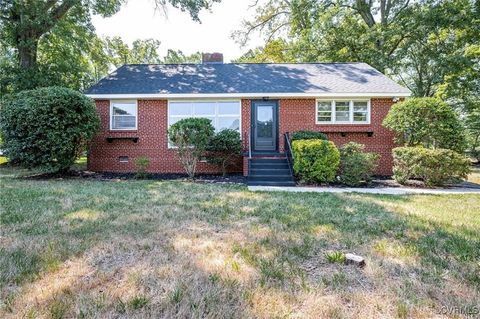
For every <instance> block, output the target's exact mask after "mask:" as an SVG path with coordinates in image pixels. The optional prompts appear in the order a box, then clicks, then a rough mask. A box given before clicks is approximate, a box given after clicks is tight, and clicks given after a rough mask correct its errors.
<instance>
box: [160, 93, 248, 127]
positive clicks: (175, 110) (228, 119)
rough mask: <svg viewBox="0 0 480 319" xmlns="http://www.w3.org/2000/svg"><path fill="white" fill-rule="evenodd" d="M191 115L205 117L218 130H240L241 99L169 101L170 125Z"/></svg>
mask: <svg viewBox="0 0 480 319" xmlns="http://www.w3.org/2000/svg"><path fill="white" fill-rule="evenodd" d="M189 117H204V118H207V119H209V120H210V121H211V123H212V125H213V127H214V128H215V131H216V132H219V131H221V130H223V129H233V130H237V131H239V132H240V101H196V102H187V101H169V103H168V126H170V125H172V124H174V123H176V122H178V121H180V120H182V119H185V118H189Z"/></svg>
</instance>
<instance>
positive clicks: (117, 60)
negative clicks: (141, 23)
mask: <svg viewBox="0 0 480 319" xmlns="http://www.w3.org/2000/svg"><path fill="white" fill-rule="evenodd" d="M159 47H160V41H158V40H155V39H145V40H140V39H137V40H135V41H133V43H132V47H131V48H130V47H129V46H128V44H126V43H125V42H123V40H122V38H120V37H113V38H109V37H107V38H106V39H105V50H106V52H107V55H108V56H109V57H110V62H111V63H112V64H113V65H114V66H115V67H119V66H121V65H123V64H135V63H152V64H154V63H161V58H160V54H159V52H158V51H159Z"/></svg>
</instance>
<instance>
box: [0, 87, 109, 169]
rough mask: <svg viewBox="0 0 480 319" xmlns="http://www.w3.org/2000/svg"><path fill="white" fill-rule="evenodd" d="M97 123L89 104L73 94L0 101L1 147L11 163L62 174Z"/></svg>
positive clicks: (48, 91)
mask: <svg viewBox="0 0 480 319" xmlns="http://www.w3.org/2000/svg"><path fill="white" fill-rule="evenodd" d="M99 122H100V121H99V119H98V115H97V112H96V110H95V105H94V103H93V101H92V100H91V99H89V98H87V97H86V96H84V95H83V94H81V93H79V92H77V91H74V90H71V89H66V88H60V87H47V88H40V89H36V90H31V91H22V92H20V93H17V94H13V95H9V96H7V97H6V98H5V99H4V100H3V101H2V104H1V107H0V135H1V136H2V138H3V145H2V148H3V149H4V150H5V153H6V156H7V157H8V158H9V161H10V162H11V163H16V164H19V165H21V166H24V167H26V168H39V169H41V170H44V171H49V172H65V171H67V170H68V169H69V168H70V166H71V165H72V164H73V163H74V162H75V160H76V159H77V158H78V157H79V156H80V155H81V154H82V153H83V151H84V150H85V148H86V147H87V144H88V142H89V141H90V139H91V138H92V137H93V135H94V134H95V132H96V131H97V129H98V127H99Z"/></svg>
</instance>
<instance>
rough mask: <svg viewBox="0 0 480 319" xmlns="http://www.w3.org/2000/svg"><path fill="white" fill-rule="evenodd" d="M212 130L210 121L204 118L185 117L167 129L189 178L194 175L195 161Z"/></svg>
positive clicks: (202, 150) (202, 151) (204, 147)
mask: <svg viewBox="0 0 480 319" xmlns="http://www.w3.org/2000/svg"><path fill="white" fill-rule="evenodd" d="M214 131H215V130H214V128H213V126H212V124H211V121H210V120H209V119H206V118H186V119H183V120H180V121H178V122H177V123H175V124H173V125H172V126H170V128H169V129H168V137H169V139H170V141H171V143H172V144H173V145H174V146H175V147H176V148H177V152H178V156H179V158H180V161H181V163H182V165H183V168H184V169H185V171H186V172H187V174H188V176H189V177H190V178H193V177H194V176H195V171H196V168H197V163H198V161H199V159H200V157H201V156H202V155H203V154H204V153H205V150H206V148H207V145H208V143H209V141H210V139H211V138H212V136H213V134H214Z"/></svg>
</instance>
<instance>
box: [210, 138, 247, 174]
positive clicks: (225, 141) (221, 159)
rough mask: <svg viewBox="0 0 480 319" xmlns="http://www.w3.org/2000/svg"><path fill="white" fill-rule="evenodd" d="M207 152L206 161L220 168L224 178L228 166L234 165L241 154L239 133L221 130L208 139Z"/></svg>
mask: <svg viewBox="0 0 480 319" xmlns="http://www.w3.org/2000/svg"><path fill="white" fill-rule="evenodd" d="M207 151H208V154H207V161H208V162H209V163H212V164H214V165H217V166H218V167H220V169H221V170H222V174H223V176H225V175H226V173H227V168H228V166H230V165H232V164H234V163H235V161H236V160H238V158H239V156H241V154H242V141H241V140H240V133H238V131H236V130H231V129H225V130H221V131H220V132H219V133H217V134H215V135H214V136H213V137H212V138H211V139H210V142H209V144H208V146H207Z"/></svg>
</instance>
